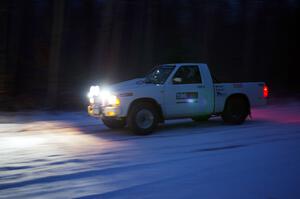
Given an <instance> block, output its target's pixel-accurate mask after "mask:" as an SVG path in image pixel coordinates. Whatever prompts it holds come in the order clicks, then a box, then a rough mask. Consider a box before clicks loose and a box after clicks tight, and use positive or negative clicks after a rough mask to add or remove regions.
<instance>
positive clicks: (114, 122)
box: [102, 117, 126, 129]
mask: <svg viewBox="0 0 300 199" xmlns="http://www.w3.org/2000/svg"><path fill="white" fill-rule="evenodd" d="M102 122H103V124H104V125H105V126H107V127H108V128H110V129H121V128H124V127H125V125H126V121H125V120H124V119H120V120H119V119H115V118H109V117H103V118H102Z"/></svg>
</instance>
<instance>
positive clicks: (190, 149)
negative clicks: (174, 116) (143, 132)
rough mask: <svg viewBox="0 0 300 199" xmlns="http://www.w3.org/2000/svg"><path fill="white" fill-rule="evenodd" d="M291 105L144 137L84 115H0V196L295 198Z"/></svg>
mask: <svg viewBox="0 0 300 199" xmlns="http://www.w3.org/2000/svg"><path fill="white" fill-rule="evenodd" d="M299 154H300V103H299V102H298V101H294V102H289V103H280V104H279V103H278V104H272V105H269V106H267V107H264V108H259V109H254V110H253V112H252V119H248V120H247V121H246V122H245V123H244V124H243V125H238V126H230V125H224V124H223V123H222V121H221V119H220V118H213V119H211V120H209V121H208V122H203V123H195V122H192V121H191V120H187V119H186V120H175V121H168V122H166V124H165V125H162V126H160V127H159V129H158V130H157V132H155V133H154V134H152V135H149V136H143V137H139V136H135V135H132V134H131V133H130V132H129V131H128V130H126V129H125V130H122V131H113V130H109V129H107V128H106V127H105V126H103V124H102V123H101V122H99V121H98V120H97V119H95V118H91V117H88V116H87V114H86V113H84V112H56V113H46V112H30V113H28V112H23V113H22V112H20V113H15V114H12V113H0V198H78V197H79V198H80V197H83V198H104V199H106V198H230V199H234V198H237V199H240V198H243V199H244V198H245V199H247V198H258V199H259V198H263V199H266V198H273V199H280V198H285V199H287V198H295V199H298V198H300V189H299V187H300V155H299Z"/></svg>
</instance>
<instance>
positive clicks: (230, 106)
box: [222, 96, 250, 124]
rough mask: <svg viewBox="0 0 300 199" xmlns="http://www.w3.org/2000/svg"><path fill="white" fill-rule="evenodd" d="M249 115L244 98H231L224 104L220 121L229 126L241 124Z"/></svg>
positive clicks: (247, 104) (248, 108)
mask: <svg viewBox="0 0 300 199" xmlns="http://www.w3.org/2000/svg"><path fill="white" fill-rule="evenodd" d="M249 113H250V107H249V103H248V101H247V99H245V98H244V97H239V96H235V97H231V98H230V99H228V101H227V102H226V106H225V109H224V111H223V113H222V119H223V121H224V122H226V123H229V124H242V123H243V122H244V121H245V119H246V118H247V116H248V115H249Z"/></svg>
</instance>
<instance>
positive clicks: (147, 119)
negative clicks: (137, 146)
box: [127, 102, 159, 135]
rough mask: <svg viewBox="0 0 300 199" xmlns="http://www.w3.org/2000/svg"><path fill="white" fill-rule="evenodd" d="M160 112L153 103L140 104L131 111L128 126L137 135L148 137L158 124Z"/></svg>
mask: <svg viewBox="0 0 300 199" xmlns="http://www.w3.org/2000/svg"><path fill="white" fill-rule="evenodd" d="M158 119H159V117H158V111H157V108H156V106H155V105H153V104H152V103H148V102H145V103H138V104H136V105H134V106H133V107H132V108H131V110H130V111H129V115H128V120H127V122H128V126H129V128H130V129H131V131H132V132H134V133H135V134H137V135H148V134H150V133H152V132H153V130H154V129H155V128H156V127H157V124H158Z"/></svg>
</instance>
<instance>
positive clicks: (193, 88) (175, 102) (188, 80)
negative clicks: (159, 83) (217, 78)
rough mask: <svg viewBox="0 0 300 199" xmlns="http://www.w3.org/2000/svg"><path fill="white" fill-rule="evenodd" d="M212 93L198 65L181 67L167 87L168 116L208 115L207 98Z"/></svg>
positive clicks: (166, 103) (166, 104)
mask: <svg viewBox="0 0 300 199" xmlns="http://www.w3.org/2000/svg"><path fill="white" fill-rule="evenodd" d="M211 92H212V91H211V89H208V88H206V87H205V84H204V83H203V82H202V78H201V74H200V69H199V66H198V65H182V66H180V67H179V68H178V69H177V71H176V72H175V74H174V75H173V77H171V81H169V82H168V83H167V84H166V85H165V90H164V103H165V108H166V113H165V114H166V116H167V117H169V118H172V117H190V116H200V115H207V114H208V109H207V106H208V101H207V100H208V99H207V97H208V96H210V95H211ZM209 98H210V97H209ZM210 103H211V102H210Z"/></svg>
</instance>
